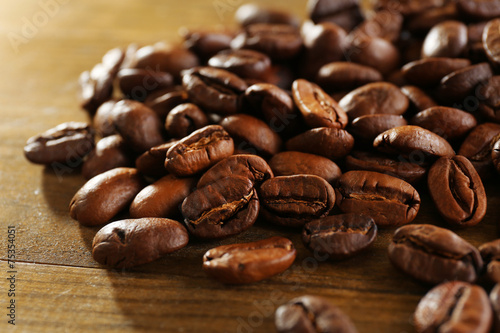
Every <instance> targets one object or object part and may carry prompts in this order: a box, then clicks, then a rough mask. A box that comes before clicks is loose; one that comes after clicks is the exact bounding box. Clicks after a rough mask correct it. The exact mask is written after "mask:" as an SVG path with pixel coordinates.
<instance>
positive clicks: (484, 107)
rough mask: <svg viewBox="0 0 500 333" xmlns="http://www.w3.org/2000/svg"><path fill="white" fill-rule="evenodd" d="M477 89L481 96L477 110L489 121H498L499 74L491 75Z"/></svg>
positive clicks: (499, 110)
mask: <svg viewBox="0 0 500 333" xmlns="http://www.w3.org/2000/svg"><path fill="white" fill-rule="evenodd" d="M477 89H478V94H479V96H481V104H480V105H479V111H480V112H481V113H482V114H483V115H485V116H486V117H487V118H488V119H490V120H491V121H494V122H497V123H498V122H500V75H496V76H493V77H491V78H490V79H489V80H487V81H485V82H484V84H480V85H479V86H478V88H477Z"/></svg>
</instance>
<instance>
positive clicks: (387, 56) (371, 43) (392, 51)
mask: <svg viewBox="0 0 500 333" xmlns="http://www.w3.org/2000/svg"><path fill="white" fill-rule="evenodd" d="M346 59H347V60H348V61H353V62H356V63H358V64H362V65H365V66H368V67H373V68H375V69H376V70H378V71H379V72H380V73H382V75H387V74H389V73H391V72H392V71H394V70H395V69H396V68H398V67H399V62H400V54H399V50H398V49H397V48H396V46H394V45H393V44H392V43H391V42H389V41H387V40H386V39H383V38H378V37H368V36H362V37H357V38H356V39H354V40H352V41H351V47H350V48H349V49H348V51H347V53H346Z"/></svg>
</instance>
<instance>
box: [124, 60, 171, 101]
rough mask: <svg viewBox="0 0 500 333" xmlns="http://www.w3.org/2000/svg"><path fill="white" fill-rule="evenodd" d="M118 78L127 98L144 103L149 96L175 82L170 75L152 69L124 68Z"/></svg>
mask: <svg viewBox="0 0 500 333" xmlns="http://www.w3.org/2000/svg"><path fill="white" fill-rule="evenodd" d="M116 77H117V79H118V84H119V86H120V90H121V91H122V93H123V94H124V95H125V96H126V98H128V99H133V100H136V101H144V100H145V99H146V97H147V96H148V95H149V94H151V93H152V92H154V91H157V90H161V89H164V88H167V87H170V86H171V85H172V84H173V81H174V78H173V77H172V75H171V74H170V73H166V72H159V71H154V70H152V69H135V68H124V69H121V70H120V71H119V72H118V74H117V76H116Z"/></svg>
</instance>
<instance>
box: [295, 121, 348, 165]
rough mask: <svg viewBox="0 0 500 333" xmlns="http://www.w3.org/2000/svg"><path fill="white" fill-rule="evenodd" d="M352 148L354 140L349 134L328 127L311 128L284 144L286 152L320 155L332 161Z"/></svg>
mask: <svg viewBox="0 0 500 333" xmlns="http://www.w3.org/2000/svg"><path fill="white" fill-rule="evenodd" d="M318 142H321V144H318ZM353 146H354V138H353V137H352V135H351V134H349V132H347V131H345V130H343V129H339V128H330V127H319V128H313V129H311V130H308V131H306V132H304V133H302V134H299V135H297V136H295V137H293V138H291V139H290V140H288V141H287V142H286V149H287V150H294V151H300V152H303V153H309V154H315V155H320V156H324V157H326V158H329V159H331V160H333V161H335V160H338V159H341V158H343V157H345V156H347V155H348V154H349V152H350V151H351V150H352V147H353Z"/></svg>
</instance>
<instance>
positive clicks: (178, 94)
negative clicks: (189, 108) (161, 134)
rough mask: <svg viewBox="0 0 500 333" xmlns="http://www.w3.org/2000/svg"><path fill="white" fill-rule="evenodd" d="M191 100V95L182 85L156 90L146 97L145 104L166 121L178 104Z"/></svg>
mask: <svg viewBox="0 0 500 333" xmlns="http://www.w3.org/2000/svg"><path fill="white" fill-rule="evenodd" d="M188 102H189V95H188V93H187V91H186V90H184V88H182V87H181V86H176V87H171V88H167V89H162V90H159V91H156V92H154V93H152V94H150V95H148V97H147V98H146V100H145V101H144V104H146V106H147V107H149V108H151V110H153V111H154V112H155V113H156V114H157V115H158V116H159V117H160V120H162V121H164V120H165V119H166V118H167V115H168V114H169V113H170V111H171V110H172V109H173V108H175V107H176V106H178V105H181V104H183V103H188Z"/></svg>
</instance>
